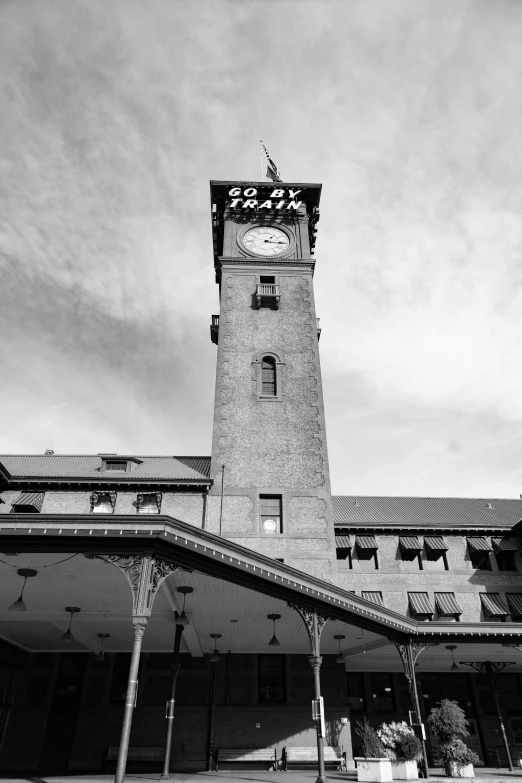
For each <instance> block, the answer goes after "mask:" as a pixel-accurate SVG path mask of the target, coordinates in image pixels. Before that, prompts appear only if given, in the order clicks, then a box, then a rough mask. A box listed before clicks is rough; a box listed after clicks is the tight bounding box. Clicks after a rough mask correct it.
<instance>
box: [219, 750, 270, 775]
mask: <svg viewBox="0 0 522 783" xmlns="http://www.w3.org/2000/svg"><path fill="white" fill-rule="evenodd" d="M222 762H223V763H226V764H231V763H232V764H236V763H237V764H243V762H245V763H246V762H248V763H252V762H254V763H258V764H268V767H269V769H272V770H274V771H275V770H276V769H277V750H276V749H275V748H219V750H218V752H217V755H216V772H218V771H219V765H220V764H221V763H222Z"/></svg>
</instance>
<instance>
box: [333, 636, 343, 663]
mask: <svg viewBox="0 0 522 783" xmlns="http://www.w3.org/2000/svg"><path fill="white" fill-rule="evenodd" d="M344 638H345V636H344V633H336V634H335V636H334V639H336V640H337V641H338V642H339V655H338V656H337V658H336V659H335V662H336V663H344V655H343V654H342V652H341V641H342V640H343V639H344Z"/></svg>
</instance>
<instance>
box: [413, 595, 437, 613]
mask: <svg viewBox="0 0 522 783" xmlns="http://www.w3.org/2000/svg"><path fill="white" fill-rule="evenodd" d="M408 598H409V599H410V606H411V611H412V614H414V615H417V614H429V615H432V614H433V607H432V606H431V604H430V599H429V598H428V593H408Z"/></svg>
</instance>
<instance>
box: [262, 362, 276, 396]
mask: <svg viewBox="0 0 522 783" xmlns="http://www.w3.org/2000/svg"><path fill="white" fill-rule="evenodd" d="M261 394H262V395H263V397H275V396H276V395H277V379H276V368H275V359H274V358H273V357H272V356H265V357H263V364H262V365H261Z"/></svg>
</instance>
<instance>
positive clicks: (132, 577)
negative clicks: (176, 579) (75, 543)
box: [85, 554, 179, 617]
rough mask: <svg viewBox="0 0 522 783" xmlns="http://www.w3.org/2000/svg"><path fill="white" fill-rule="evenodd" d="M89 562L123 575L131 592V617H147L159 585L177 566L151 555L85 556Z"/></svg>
mask: <svg viewBox="0 0 522 783" xmlns="http://www.w3.org/2000/svg"><path fill="white" fill-rule="evenodd" d="M85 557H87V558H89V559H90V560H94V559H97V560H103V561H105V562H106V563H110V564H111V565H113V566H116V568H117V569H118V570H119V571H121V573H122V574H124V576H125V578H126V579H127V582H128V583H129V585H130V588H131V592H132V614H133V617H148V616H149V615H150V613H151V611H152V604H153V601H154V598H155V596H156V593H157V591H158V588H159V587H160V585H161V583H162V582H163V581H164V580H165V579H166V578H167V577H168V576H170V575H171V574H172V573H174V571H176V570H177V569H178V568H179V566H178V565H177V564H175V563H172V562H170V561H169V560H164V559H162V558H155V557H152V556H151V555H143V554H137V555H121V554H118V555H104V554H86V555H85Z"/></svg>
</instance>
